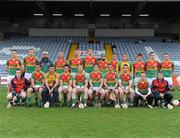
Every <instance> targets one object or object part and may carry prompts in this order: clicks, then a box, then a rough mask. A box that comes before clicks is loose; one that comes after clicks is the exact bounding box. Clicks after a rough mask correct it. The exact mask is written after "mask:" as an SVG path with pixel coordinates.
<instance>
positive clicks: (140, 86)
mask: <svg viewBox="0 0 180 138" xmlns="http://www.w3.org/2000/svg"><path fill="white" fill-rule="evenodd" d="M135 93H136V94H135V96H134V106H135V107H137V106H139V100H143V101H144V103H145V105H146V106H147V107H149V108H151V109H153V107H152V102H153V95H152V93H151V89H150V85H149V83H148V81H147V79H146V73H144V72H143V73H141V78H140V79H139V80H138V82H137V85H136V88H135Z"/></svg>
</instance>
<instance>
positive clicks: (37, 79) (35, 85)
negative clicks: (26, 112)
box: [26, 64, 45, 107]
mask: <svg viewBox="0 0 180 138" xmlns="http://www.w3.org/2000/svg"><path fill="white" fill-rule="evenodd" d="M44 80H45V75H44V73H43V72H42V71H41V66H40V64H36V66H35V71H34V72H33V73H32V75H31V87H30V88H28V90H27V101H26V103H27V106H31V96H32V93H33V92H36V93H37V96H38V106H39V107H42V96H41V94H42V90H43V88H44V83H45V82H44Z"/></svg>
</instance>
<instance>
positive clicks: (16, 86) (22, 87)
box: [7, 70, 30, 108]
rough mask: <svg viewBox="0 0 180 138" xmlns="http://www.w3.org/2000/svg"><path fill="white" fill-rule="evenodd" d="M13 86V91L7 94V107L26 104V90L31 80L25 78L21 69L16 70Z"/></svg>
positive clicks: (12, 81)
mask: <svg viewBox="0 0 180 138" xmlns="http://www.w3.org/2000/svg"><path fill="white" fill-rule="evenodd" d="M11 86H12V91H11V92H10V93H8V95H7V99H8V105H7V108H10V107H11V106H12V105H16V104H20V105H24V102H25V100H26V90H27V89H28V88H29V87H30V82H29V81H28V80H27V79H26V78H24V76H23V75H22V73H21V71H20V70H17V71H16V75H15V77H14V78H13V79H12V80H11Z"/></svg>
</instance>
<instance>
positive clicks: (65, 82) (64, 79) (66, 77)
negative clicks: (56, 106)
mask: <svg viewBox="0 0 180 138" xmlns="http://www.w3.org/2000/svg"><path fill="white" fill-rule="evenodd" d="M60 79H61V80H62V83H63V85H69V84H70V80H72V76H71V74H70V73H65V72H64V73H62V74H61V76H60Z"/></svg>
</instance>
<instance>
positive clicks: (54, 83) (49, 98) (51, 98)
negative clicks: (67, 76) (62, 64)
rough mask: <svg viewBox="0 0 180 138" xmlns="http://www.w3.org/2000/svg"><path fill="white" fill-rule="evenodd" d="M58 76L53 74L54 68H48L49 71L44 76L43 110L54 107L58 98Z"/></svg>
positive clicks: (51, 66)
mask: <svg viewBox="0 0 180 138" xmlns="http://www.w3.org/2000/svg"><path fill="white" fill-rule="evenodd" d="M58 85H59V76H58V74H57V73H56V72H55V69H54V66H53V65H50V66H49V71H48V72H47V73H46V75H45V88H43V91H42V102H43V105H44V107H45V108H49V106H51V107H55V103H56V101H57V97H58Z"/></svg>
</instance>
